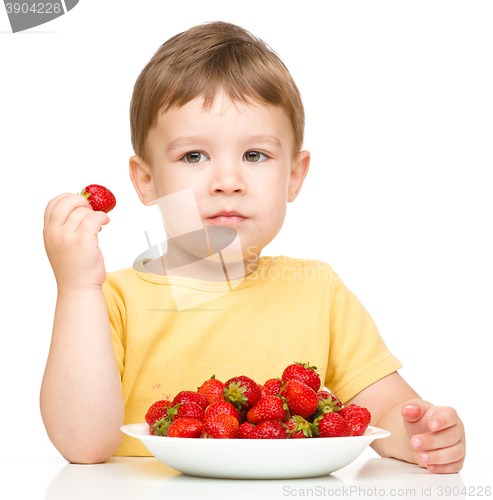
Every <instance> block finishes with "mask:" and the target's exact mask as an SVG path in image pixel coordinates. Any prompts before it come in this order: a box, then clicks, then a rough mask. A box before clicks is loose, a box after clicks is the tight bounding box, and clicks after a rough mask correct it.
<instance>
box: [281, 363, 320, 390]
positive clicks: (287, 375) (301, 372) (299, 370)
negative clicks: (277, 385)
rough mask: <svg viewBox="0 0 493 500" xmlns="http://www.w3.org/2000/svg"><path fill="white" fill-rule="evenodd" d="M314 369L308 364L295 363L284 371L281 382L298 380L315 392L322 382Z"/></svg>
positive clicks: (314, 367)
mask: <svg viewBox="0 0 493 500" xmlns="http://www.w3.org/2000/svg"><path fill="white" fill-rule="evenodd" d="M316 369H317V367H316V366H310V363H299V362H295V363H293V364H291V365H289V366H287V367H286V368H285V369H284V371H283V372H282V376H281V380H282V381H283V382H284V383H286V382H289V381H290V380H298V381H299V382H303V383H304V384H306V385H307V386H308V387H311V388H312V389H313V390H314V391H315V392H317V391H318V390H319V389H320V386H321V385H322V382H321V380H320V375H319V374H318V373H317V372H316V371H315V370H316Z"/></svg>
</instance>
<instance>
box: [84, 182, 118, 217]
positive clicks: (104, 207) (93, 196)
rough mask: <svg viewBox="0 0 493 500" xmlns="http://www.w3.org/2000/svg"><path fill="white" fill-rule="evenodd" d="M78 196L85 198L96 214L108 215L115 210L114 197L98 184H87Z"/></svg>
mask: <svg viewBox="0 0 493 500" xmlns="http://www.w3.org/2000/svg"><path fill="white" fill-rule="evenodd" d="M78 194H81V195H82V196H85V197H86V198H87V200H88V201H89V203H90V204H91V207H92V209H93V210H95V211H96V212H105V213H108V212H110V211H111V210H113V209H114V208H115V205H116V198H115V195H114V194H113V193H112V192H111V191H110V190H109V189H108V188H105V187H104V186H100V185H99V184H89V186H86V187H85V188H84V189H83V190H82V192H81V193H78Z"/></svg>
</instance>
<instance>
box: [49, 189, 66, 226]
mask: <svg viewBox="0 0 493 500" xmlns="http://www.w3.org/2000/svg"><path fill="white" fill-rule="evenodd" d="M69 194H72V193H62V194H59V195H58V196H56V197H55V198H53V199H52V200H50V202H49V203H48V205H47V206H46V210H45V213H44V225H45V226H46V225H47V224H48V221H49V220H50V216H51V211H52V210H53V207H54V206H55V203H56V202H57V201H58V200H59V199H60V198H63V197H64V196H67V195H69Z"/></svg>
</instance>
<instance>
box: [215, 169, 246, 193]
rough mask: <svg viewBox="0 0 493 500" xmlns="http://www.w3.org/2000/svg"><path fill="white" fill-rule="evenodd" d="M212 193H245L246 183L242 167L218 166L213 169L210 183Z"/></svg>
mask: <svg viewBox="0 0 493 500" xmlns="http://www.w3.org/2000/svg"><path fill="white" fill-rule="evenodd" d="M209 189H210V192H211V194H212V193H224V194H232V193H244V192H245V182H244V179H243V176H242V173H241V165H233V164H231V163H230V164H229V165H225V166H216V168H214V169H213V173H212V178H211V182H210V187H209Z"/></svg>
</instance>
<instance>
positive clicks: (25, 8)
mask: <svg viewBox="0 0 493 500" xmlns="http://www.w3.org/2000/svg"><path fill="white" fill-rule="evenodd" d="M5 7H6V8H7V14H27V13H29V12H32V13H33V14H60V12H62V4H60V3H41V2H40V3H36V2H35V3H33V4H32V5H30V4H27V3H6V4H5Z"/></svg>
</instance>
